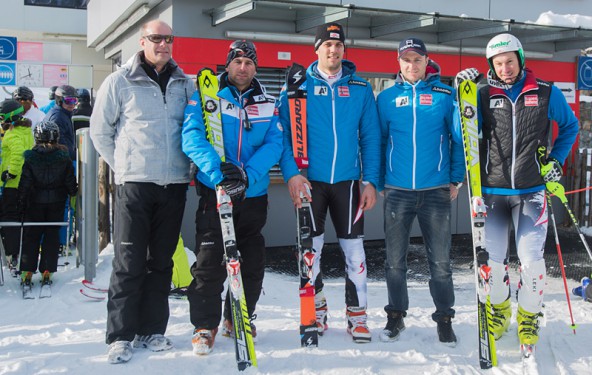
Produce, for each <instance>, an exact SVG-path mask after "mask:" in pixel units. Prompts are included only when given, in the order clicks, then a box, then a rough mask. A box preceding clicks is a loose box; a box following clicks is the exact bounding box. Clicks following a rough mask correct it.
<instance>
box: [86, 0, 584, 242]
mask: <svg viewBox="0 0 592 375" xmlns="http://www.w3.org/2000/svg"><path fill="white" fill-rule="evenodd" d="M550 10H552V12H551V11H550ZM558 15H562V16H558ZM566 15H572V16H571V17H567V16H566ZM578 15H582V16H578ZM157 18H159V19H162V20H163V21H166V22H167V23H168V24H170V25H171V26H172V27H173V30H174V35H175V41H174V44H173V59H174V60H175V61H176V62H177V63H178V64H179V65H180V67H181V68H182V69H183V70H184V71H185V73H187V74H189V75H191V76H195V75H196V73H197V72H198V71H199V70H200V69H201V68H203V67H209V68H212V69H214V70H215V71H218V72H222V71H223V70H224V64H225V61H226V54H227V51H228V46H229V44H230V42H231V41H233V40H236V39H250V40H252V41H254V42H255V44H256V46H257V52H258V60H259V66H258V71H257V76H256V77H257V78H258V79H259V80H261V81H262V82H263V84H264V85H266V86H267V88H268V91H269V92H271V93H272V94H273V95H276V96H278V95H279V92H280V89H281V86H282V84H283V82H284V75H285V69H286V68H287V67H288V66H289V65H291V64H292V63H293V62H298V63H300V64H302V65H305V66H308V65H309V64H310V63H312V62H313V61H315V60H316V58H317V56H316V54H315V53H314V48H313V39H314V33H315V30H316V27H317V26H318V25H321V24H323V23H325V22H330V21H335V22H339V23H341V24H342V25H343V26H344V28H345V30H346V38H347V40H346V53H345V58H346V59H348V60H351V61H353V62H354V63H355V64H356V66H357V71H358V74H359V75H360V76H362V77H364V78H366V79H368V80H369V81H370V82H371V83H372V85H373V89H374V92H375V93H376V94H378V93H379V92H380V91H381V90H383V89H385V88H387V87H389V86H390V85H391V84H392V82H393V78H394V76H395V74H396V72H398V70H399V66H398V63H397V53H396V50H397V47H398V44H399V42H400V41H401V40H403V39H405V38H407V37H409V36H415V37H418V38H421V39H422V40H424V41H425V43H426V46H427V49H428V52H429V53H430V58H431V59H433V60H435V61H436V62H437V63H438V64H439V65H440V67H441V68H442V80H443V81H444V82H445V83H449V84H450V83H452V78H453V77H454V76H455V75H456V73H457V72H458V71H460V70H462V69H464V68H467V67H475V68H477V69H479V70H480V71H481V72H483V73H485V72H486V71H487V69H488V66H487V62H486V59H485V45H486V43H487V41H488V40H489V39H490V38H492V37H493V36H495V35H496V34H499V33H504V32H508V33H512V34H514V35H515V36H517V37H518V38H519V39H520V41H521V42H522V44H523V46H524V48H525V55H526V65H527V67H528V68H530V69H532V70H533V71H534V72H535V74H536V75H537V77H539V78H541V79H544V80H547V81H551V82H554V83H556V84H557V85H558V86H559V87H560V88H561V90H562V91H563V92H564V94H565V96H566V98H567V100H568V102H569V103H570V105H571V107H572V109H573V110H574V112H575V114H576V116H578V117H580V106H579V102H580V94H581V93H580V91H579V90H582V89H588V90H590V89H592V62H590V63H589V65H586V64H584V63H585V62H586V59H587V57H585V54H586V53H590V54H591V55H592V48H591V47H592V3H591V2H590V1H587V0H572V1H557V0H521V1H515V0H470V1H469V0H460V1H441V0H424V1H421V2H419V1H399V0H355V1H351V2H346V1H339V0H329V1H320V0H317V1H298V0H295V1H289V0H234V1H228V0H208V1H203V0H164V1H163V0H100V1H98V0H95V1H90V2H89V3H88V8H87V30H88V35H87V45H88V47H91V48H94V49H95V50H96V51H97V52H100V53H103V54H104V57H105V59H107V60H111V62H112V66H113V67H115V66H116V65H118V64H121V63H123V62H125V61H126V60H127V59H128V58H129V57H130V56H131V55H132V54H134V53H135V52H137V51H138V49H139V46H138V40H139V38H140V32H139V27H140V25H141V24H142V23H144V22H146V21H149V20H152V19H157ZM545 19H547V20H548V21H546V22H545V21H544V20H545ZM582 19H584V20H586V19H587V24H583V25H580V24H578V20H582ZM572 21H573V22H572ZM570 22H572V23H570ZM543 23H545V24H543ZM587 49H588V50H587ZM590 59H592V58H590ZM578 69H579V70H580V71H578ZM579 81H580V82H579ZM587 85H589V86H587ZM96 89H98V87H96V88H95V90H96ZM581 120H583V119H581ZM588 120H590V119H588ZM313 141H314V140H313ZM273 175H274V177H275V179H274V180H275V181H274V183H272V185H271V186H270V189H269V194H270V197H269V216H268V221H267V225H266V227H265V230H264V234H265V237H266V241H267V245H268V246H285V245H291V244H294V243H295V237H296V222H295V214H294V209H293V206H292V203H291V200H290V198H289V194H288V190H287V186H286V184H285V183H284V182H283V179H282V178H281V174H280V172H279V169H277V170H274V171H273ZM196 207H197V196H196V194H195V192H194V189H193V188H190V190H189V192H188V194H187V206H186V211H185V220H184V224H183V234H184V240H185V244H186V246H187V247H189V248H193V247H194V243H193V242H194V233H195V209H196ZM382 216H383V208H382V198H381V197H379V201H378V203H377V205H376V207H375V208H373V209H372V210H371V211H369V212H367V213H366V224H365V232H366V239H367V240H372V239H383V238H384V232H383V220H382ZM452 230H453V233H469V232H470V222H469V213H468V199H467V193H466V188H463V189H462V191H461V194H460V195H459V198H458V199H457V200H455V201H454V202H453V217H452ZM419 233H420V232H419V230H418V226H417V223H416V224H415V225H414V229H413V235H419ZM326 241H327V242H336V238H335V234H334V232H333V228H332V225H331V224H329V225H327V233H326Z"/></svg>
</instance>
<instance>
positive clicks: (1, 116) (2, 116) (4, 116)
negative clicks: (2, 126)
mask: <svg viewBox="0 0 592 375" xmlns="http://www.w3.org/2000/svg"><path fill="white" fill-rule="evenodd" d="M23 112H24V109H23V107H18V108H17V109H15V110H14V111H12V112H8V113H0V122H10V121H14V120H16V119H18V118H20V117H21V116H20V114H21V113H23ZM17 115H19V116H17Z"/></svg>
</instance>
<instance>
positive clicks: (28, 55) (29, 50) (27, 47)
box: [17, 42, 43, 61]
mask: <svg viewBox="0 0 592 375" xmlns="http://www.w3.org/2000/svg"><path fill="white" fill-rule="evenodd" d="M17 45H18V47H17V51H18V59H19V61H43V43H41V42H18V43H17Z"/></svg>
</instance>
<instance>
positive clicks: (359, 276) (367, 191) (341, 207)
mask: <svg viewBox="0 0 592 375" xmlns="http://www.w3.org/2000/svg"><path fill="white" fill-rule="evenodd" d="M344 41H345V34H344V32H343V28H342V27H341V25H339V24H337V23H328V24H325V25H322V26H319V28H318V29H317V33H316V37H315V50H316V54H317V55H318V57H319V58H318V61H316V62H314V63H313V64H312V65H311V66H310V67H309V68H308V70H307V72H306V81H305V82H304V83H303V84H302V85H301V86H300V89H302V90H306V91H307V104H306V109H307V123H306V127H307V133H308V134H307V144H308V158H309V160H308V161H309V166H308V179H307V178H305V177H304V176H303V175H301V174H300V172H299V171H298V167H297V166H296V162H295V160H294V156H293V148H292V137H291V132H290V129H289V126H286V131H285V132H284V152H283V154H282V159H281V161H280V167H281V168H282V173H283V175H284V179H285V180H286V181H287V182H288V188H289V190H290V196H291V198H292V201H293V202H294V205H295V206H297V207H300V206H301V200H300V193H302V194H304V195H305V196H306V197H307V198H309V199H311V198H312V203H311V205H312V210H313V214H314V221H315V228H314V231H313V248H314V250H315V259H314V265H313V279H314V280H315V290H316V294H315V305H316V308H317V326H318V328H319V333H320V334H322V333H323V331H324V330H325V329H326V328H327V324H326V321H327V302H326V299H325V296H324V294H323V283H322V279H321V275H320V259H321V251H322V249H323V244H324V233H325V218H326V216H327V209H329V210H330V213H331V219H332V221H333V225H334V226H335V232H336V233H337V238H338V239H339V244H340V245H341V248H342V250H343V254H344V255H345V260H346V283H345V285H346V287H345V288H346V292H345V294H346V296H345V299H346V301H345V302H346V307H347V311H346V313H347V317H348V332H349V333H350V334H351V335H352V338H353V339H354V341H356V342H368V341H370V340H371V337H372V336H371V334H370V331H369V330H368V326H367V324H366V301H367V298H366V256H365V253H364V244H363V237H364V218H363V211H364V210H369V209H371V208H372V207H374V204H375V203H376V187H377V186H378V177H379V170H380V128H379V125H378V117H377V112H376V101H375V100H374V94H373V92H372V87H371V86H370V84H369V83H368V82H367V81H365V80H364V79H362V78H360V77H359V76H357V75H356V67H355V65H354V64H353V63H352V62H350V61H347V60H343V54H344V51H345V45H344ZM280 101H281V105H280V116H281V121H282V124H289V123H290V114H289V108H288V99H287V90H286V88H285V87H284V90H283V91H282V94H281V96H280ZM362 173H363V175H362ZM361 177H362V179H363V184H364V188H363V191H362V192H361V194H360V190H361V188H360V178H361ZM307 188H310V189H311V190H312V194H311V195H312V197H311V196H310V195H309V192H308V190H307Z"/></svg>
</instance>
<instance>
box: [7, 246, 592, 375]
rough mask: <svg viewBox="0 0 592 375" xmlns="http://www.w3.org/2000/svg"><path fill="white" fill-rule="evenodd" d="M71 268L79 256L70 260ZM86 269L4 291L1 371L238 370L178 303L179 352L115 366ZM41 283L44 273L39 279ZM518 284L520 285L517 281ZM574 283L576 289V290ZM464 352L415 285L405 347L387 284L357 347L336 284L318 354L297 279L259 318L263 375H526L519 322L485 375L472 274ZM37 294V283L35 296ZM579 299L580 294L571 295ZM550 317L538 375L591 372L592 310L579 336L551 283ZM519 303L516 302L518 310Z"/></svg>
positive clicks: (273, 294)
mask: <svg viewBox="0 0 592 375" xmlns="http://www.w3.org/2000/svg"><path fill="white" fill-rule="evenodd" d="M111 258H112V248H111V247H109V248H108V249H107V250H106V251H104V252H103V253H102V254H101V255H100V259H99V264H98V266H97V278H96V280H95V283H96V284H101V285H106V284H107V281H108V278H109V274H110V268H111ZM70 260H71V261H72V259H70ZM83 275H84V270H83V269H82V268H80V269H76V268H75V267H73V266H72V265H70V266H69V268H67V269H65V270H60V272H58V273H57V274H56V275H55V281H54V287H53V297H52V298H51V299H41V300H40V299H35V300H27V301H25V300H22V299H21V296H20V290H19V287H18V282H17V279H13V278H10V277H9V278H8V279H7V280H6V281H7V282H6V284H5V285H4V286H3V287H0V374H56V373H64V374H85V375H93V374H101V375H103V374H110V375H116V374H175V375H181V374H222V373H234V372H237V371H236V370H235V369H236V367H235V362H234V347H233V342H232V340H231V339H228V338H225V337H222V336H220V335H218V337H217V340H216V345H215V348H214V351H213V352H212V353H211V354H210V355H208V356H204V357H197V356H195V355H193V354H192V352H191V333H192V326H191V324H190V322H189V312H188V302H187V301H184V300H170V307H171V317H170V321H169V326H168V331H167V335H168V337H170V338H171V339H172V340H173V342H174V344H175V348H174V349H173V350H171V351H168V352H161V353H152V352H148V351H147V350H143V349H142V350H140V349H138V350H136V351H135V352H134V357H133V358H132V360H131V361H130V362H129V363H127V364H122V365H110V364H108V363H107V360H106V348H107V346H106V345H105V344H104V337H105V319H106V301H102V302H93V301H90V300H88V299H87V298H86V297H84V296H82V295H81V294H80V293H79V289H80V288H82V285H81V283H80V282H81V280H82V279H83ZM36 277H38V275H37V276H36ZM513 284H515V283H514V282H513ZM574 286H575V285H574V282H570V288H571V287H574ZM455 287H456V301H457V303H456V311H457V315H456V319H454V321H453V324H454V329H455V331H456V334H457V336H458V338H459V343H458V345H457V347H456V348H450V347H446V346H443V345H441V344H440V343H439V342H438V339H437V334H436V327H435V323H434V322H433V321H432V320H431V318H430V315H431V313H432V311H433V304H432V301H431V297H430V295H429V290H428V286H427V284H425V283H418V282H411V283H410V299H411V308H410V310H409V312H408V317H407V318H406V319H405V323H406V326H407V329H406V330H405V331H404V332H403V333H402V334H401V337H400V339H399V341H397V342H394V343H382V342H380V341H379V340H378V332H379V331H380V330H381V329H382V328H383V326H384V324H385V322H386V317H385V313H384V310H383V306H384V304H385V301H386V298H387V297H386V287H385V283H384V281H372V282H370V283H369V285H368V300H369V326H370V328H371V329H372V331H373V340H372V342H371V343H368V344H355V343H353V342H352V341H351V339H350V338H349V336H348V335H347V333H346V331H345V313H344V302H343V295H344V283H343V280H342V279H328V280H327V281H326V287H325V294H326V295H327V297H328V302H329V325H330V329H329V331H328V332H326V333H325V335H324V336H323V337H322V338H321V339H320V346H319V348H318V349H313V350H304V349H301V348H300V340H299V335H298V321H299V319H298V311H299V310H298V292H297V289H298V283H297V280H296V279H295V278H294V277H293V276H286V275H281V274H277V273H272V272H268V273H267V274H266V278H265V283H264V289H265V294H264V295H263V296H261V299H260V302H259V305H258V309H257V315H258V318H257V320H256V321H255V323H256V325H257V332H258V343H257V344H256V351H257V359H258V361H259V369H258V370H253V371H251V370H249V371H248V372H249V373H261V374H324V375H325V374H339V375H343V374H395V373H396V374H439V375H446V374H479V373H489V374H496V375H498V374H500V375H501V374H504V375H505V374H521V373H522V365H521V359H520V356H519V352H518V339H517V336H516V322H515V318H514V321H513V323H512V325H511V328H510V331H509V332H508V334H507V335H506V336H505V337H504V338H502V339H501V340H500V341H498V342H497V345H498V359H499V366H498V367H497V368H494V369H492V370H489V371H481V370H480V369H479V364H478V356H477V328H476V310H475V302H474V301H475V290H474V284H473V275H472V273H470V272H467V273H464V274H460V275H459V274H457V275H455ZM36 293H38V286H37V289H36ZM572 297H573V296H572ZM545 305H546V306H545V309H544V313H545V318H544V319H543V323H542V325H543V328H542V335H541V339H540V342H539V345H538V349H537V364H538V372H539V374H562V375H563V374H565V375H567V374H590V373H591V370H590V369H591V368H592V303H587V302H584V301H582V300H581V299H580V298H577V297H573V298H572V308H573V313H574V316H575V321H576V323H577V324H578V327H577V335H574V334H573V333H572V330H571V329H570V327H569V325H570V321H569V313H568V309H567V304H566V298H565V293H564V291H563V283H562V281H561V279H549V280H548V289H547V290H546V297H545ZM515 309H516V305H515V304H514V310H515Z"/></svg>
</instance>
